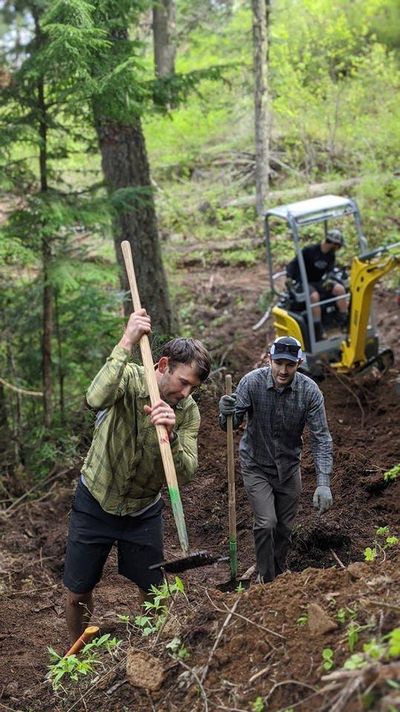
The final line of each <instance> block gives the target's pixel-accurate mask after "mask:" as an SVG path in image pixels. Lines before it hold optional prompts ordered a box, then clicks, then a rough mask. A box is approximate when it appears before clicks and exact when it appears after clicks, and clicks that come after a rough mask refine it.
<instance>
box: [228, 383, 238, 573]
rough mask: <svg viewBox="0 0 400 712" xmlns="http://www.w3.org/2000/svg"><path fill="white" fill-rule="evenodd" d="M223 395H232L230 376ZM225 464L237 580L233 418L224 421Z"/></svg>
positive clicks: (231, 559)
mask: <svg viewBox="0 0 400 712" xmlns="http://www.w3.org/2000/svg"><path fill="white" fill-rule="evenodd" d="M225 393H226V395H227V396H230V395H231V394H232V376H231V375H229V374H227V375H226V376H225ZM226 462H227V470H228V513H229V563H230V569H231V578H232V580H233V581H235V580H236V578H237V537H236V493H235V463H234V445H233V416H232V415H229V416H228V417H227V420H226Z"/></svg>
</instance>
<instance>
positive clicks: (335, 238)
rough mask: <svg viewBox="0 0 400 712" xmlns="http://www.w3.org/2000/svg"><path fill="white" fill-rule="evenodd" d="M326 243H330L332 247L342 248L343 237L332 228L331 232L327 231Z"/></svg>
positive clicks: (338, 231)
mask: <svg viewBox="0 0 400 712" xmlns="http://www.w3.org/2000/svg"><path fill="white" fill-rule="evenodd" d="M326 241H327V242H330V243H331V244H332V245H339V247H343V245H344V237H343V235H342V233H341V232H340V230H338V229H337V228H333V230H328V232H327V233H326Z"/></svg>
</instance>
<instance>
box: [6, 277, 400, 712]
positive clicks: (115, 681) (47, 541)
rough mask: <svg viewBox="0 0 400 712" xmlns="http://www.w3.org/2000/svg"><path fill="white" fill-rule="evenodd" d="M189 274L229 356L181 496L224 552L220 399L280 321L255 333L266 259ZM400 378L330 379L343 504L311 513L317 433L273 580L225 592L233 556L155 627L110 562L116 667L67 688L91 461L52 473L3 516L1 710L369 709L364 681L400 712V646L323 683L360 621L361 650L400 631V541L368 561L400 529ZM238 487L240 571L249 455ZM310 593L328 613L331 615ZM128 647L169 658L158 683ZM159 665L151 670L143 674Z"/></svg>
mask: <svg viewBox="0 0 400 712" xmlns="http://www.w3.org/2000/svg"><path fill="white" fill-rule="evenodd" d="M182 281H184V282H185V283H186V284H187V285H189V286H190V289H191V290H192V293H193V301H194V303H195V304H196V305H198V306H196V310H195V316H194V318H195V321H193V333H195V334H196V335H198V333H199V331H201V329H203V334H202V336H203V338H204V340H205V341H206V343H207V345H208V346H209V347H210V348H211V349H212V352H213V356H214V360H215V363H216V364H217V366H216V371H215V373H214V374H213V376H212V379H211V382H210V385H209V387H208V389H207V391H206V392H205V393H203V394H202V395H201V397H200V400H199V406H200V409H201V413H202V427H201V435H200V448H199V453H200V468H199V471H198V474H197V476H196V478H195V481H194V482H193V483H192V484H191V485H189V486H188V487H186V488H185V489H184V490H183V492H182V499H183V505H184V511H185V516H186V522H187V526H188V531H189V538H190V543H191V549H192V550H193V551H196V550H201V549H207V550H208V551H210V552H211V553H213V554H221V555H227V553H228V545H227V533H228V517H227V512H228V502H227V481H226V457H225V450H226V440H225V438H226V436H225V434H224V433H223V432H222V431H221V430H220V429H219V428H218V424H217V401H218V398H219V396H220V395H221V393H222V392H223V388H224V386H223V378H224V374H225V373H226V372H230V373H232V375H233V380H234V384H235V383H237V381H238V380H239V378H240V377H241V376H242V375H243V374H244V373H245V372H247V371H248V370H249V369H251V368H253V367H254V366H255V365H257V364H259V363H260V361H261V360H262V354H263V352H264V350H265V346H266V343H267V342H268V339H269V338H270V336H271V330H270V329H271V327H270V326H269V327H267V328H266V329H264V330H262V331H261V332H253V331H252V325H253V324H254V323H255V322H256V321H257V319H258V318H259V317H260V313H259V311H258V310H257V309H256V308H255V305H256V304H257V302H258V298H259V295H260V293H261V292H262V291H263V290H265V289H266V286H267V285H266V273H265V268H264V265H261V264H260V265H257V266H256V267H252V268H241V267H236V268H234V267H224V266H216V268H215V269H214V270H213V271H212V276H210V271H206V270H204V269H202V268H200V267H197V266H196V265H194V266H192V267H191V268H190V270H188V268H187V267H186V270H185V273H184V275H183V276H182ZM376 302H377V311H378V325H379V326H380V329H381V334H383V336H384V338H383V340H384V342H385V344H386V345H388V346H391V347H392V348H393V349H394V350H395V351H396V350H398V342H399V336H400V323H399V322H400V308H399V305H398V304H397V303H396V301H395V298H394V296H393V294H391V293H387V292H383V291H381V292H379V293H378V295H377V298H376ZM196 320H197V324H198V327H196ZM398 378H399V371H398V366H397V365H396V366H395V367H394V368H393V369H391V370H390V372H388V373H387V374H386V375H385V376H384V377H383V378H381V379H380V380H379V381H378V382H371V383H368V382H364V383H361V384H360V383H356V382H355V381H354V380H352V379H349V378H344V377H340V378H338V377H335V376H332V375H330V376H328V377H327V378H326V379H325V380H324V381H322V382H321V383H320V386H321V388H322V390H323V392H324V394H325V399H326V407H327V413H328V419H329V424H330V428H331V432H332V436H333V439H334V445H335V464H334V476H333V484H332V488H333V495H334V506H333V507H332V509H331V510H330V511H329V512H328V513H326V514H325V515H324V516H319V515H318V514H317V513H315V510H314V509H313V508H312V493H313V490H314V486H315V478H314V471H313V462H312V456H311V453H310V450H309V446H308V442H307V438H306V439H305V448H304V455H303V461H302V471H303V485H304V491H303V494H302V500H301V507H300V511H299V514H298V517H297V525H296V529H295V533H294V537H293V546H292V550H291V553H290V560H289V567H290V572H287V573H285V574H284V575H282V576H280V577H279V578H278V579H276V581H274V582H273V583H272V584H267V585H259V584H256V582H255V580H254V577H253V578H252V579H251V580H250V586H249V587H248V588H246V590H245V591H244V592H239V593H238V592H235V591H233V592H223V591H221V590H220V589H219V588H218V585H221V584H224V583H226V582H228V581H229V565H228V564H227V563H221V564H216V565H213V566H209V567H207V568H201V569H196V570H192V571H188V572H186V573H185V574H183V576H182V578H183V580H184V583H185V590H186V593H187V596H188V602H185V601H184V600H183V599H182V600H178V599H176V601H175V602H174V605H173V608H172V611H171V615H170V620H169V622H168V623H167V626H166V627H165V629H164V631H163V632H162V634H160V635H153V636H150V637H149V638H144V637H142V636H141V633H140V631H139V630H137V629H133V628H132V627H131V628H130V630H129V632H127V628H126V624H125V623H124V622H121V620H120V619H119V618H118V615H131V616H132V617H133V616H134V615H136V614H137V613H138V607H137V598H136V592H135V591H134V589H133V587H132V586H131V585H130V584H129V583H128V582H127V581H125V580H124V579H122V578H120V577H119V576H118V575H117V574H116V573H115V570H116V569H115V560H114V557H113V556H112V557H110V560H109V562H108V563H107V566H106V570H105V574H104V576H103V580H102V582H101V583H100V585H99V586H98V589H97V591H96V611H95V616H94V619H93V623H94V624H98V625H99V626H100V627H101V629H102V631H103V632H104V631H109V632H111V633H112V635H113V636H114V635H115V636H117V637H118V638H120V639H121V640H122V641H123V649H122V651H121V652H120V653H117V654H116V656H115V658H114V661H113V662H112V663H110V662H109V658H108V657H103V658H102V660H103V663H104V665H105V668H104V669H103V668H99V670H98V676H97V678H96V679H95V680H94V681H93V680H92V682H91V683H90V684H88V683H87V682H86V678H82V681H81V682H79V683H78V684H77V683H68V684H66V691H64V690H63V689H59V690H58V692H57V693H55V692H53V690H52V688H51V686H50V684H49V682H48V681H47V680H46V677H45V676H46V672H47V665H48V664H49V656H48V652H47V646H49V645H51V646H52V647H53V648H55V649H56V650H57V651H58V652H59V653H64V652H65V650H66V649H67V647H68V639H67V632H66V626H65V622H64V617H63V590H62V586H61V583H60V580H61V574H62V566H63V556H64V547H65V538H66V530H67V518H68V510H69V506H70V501H71V493H72V491H73V488H74V486H75V484H76V479H77V476H78V470H76V471H73V472H64V473H63V474H61V475H60V476H59V477H58V478H56V479H54V480H53V481H52V482H50V484H49V486H48V487H47V490H46V492H45V493H44V494H43V493H42V496H41V498H40V499H39V500H38V501H36V502H31V503H29V504H24V503H20V504H19V505H18V506H16V507H15V508H14V510H13V511H12V512H11V513H9V514H8V516H5V515H3V516H2V519H1V529H2V537H1V542H0V573H1V577H2V578H1V589H0V590H1V600H0V610H1V630H0V648H1V661H2V664H1V669H0V709H10V710H21V711H23V712H36V711H37V712H39V710H40V712H45V711H47V710H48V711H50V710H52V711H53V710H72V709H75V710H84V709H85V710H93V711H94V710H104V711H105V710H107V711H108V712H109V711H110V710H113V711H115V712H117V711H118V712H123V711H125V710H146V711H147V710H149V711H151V710H157V711H158V710H193V711H194V710H210V711H211V710H217V709H220V710H232V711H234V710H254V709H255V710H257V706H256V705H257V704H258V705H260V701H259V702H258V703H256V700H257V698H258V697H260V698H263V700H264V705H265V706H264V709H265V710H273V711H275V712H277V711H278V710H281V711H283V710H289V709H293V710H300V712H317V711H318V712H323V711H324V710H326V711H328V710H330V711H335V712H341V711H343V710H345V711H347V712H357V711H361V710H362V709H366V708H367V707H366V706H364V707H363V705H366V704H367V701H366V698H365V697H364V698H363V696H362V693H363V692H364V691H365V690H366V689H367V688H369V693H368V694H369V697H368V699H369V700H370V707H369V709H373V710H380V711H381V712H384V710H386V712H389V710H397V709H400V703H399V694H400V693H399V689H398V688H397V689H396V688H395V687H393V685H390V684H388V682H387V679H389V680H390V679H391V680H395V679H396V677H397V679H398V677H399V662H398V660H397V663H396V658H395V657H394V658H393V660H392V661H391V662H390V661H388V660H386V661H384V662H381V663H379V662H378V663H375V667H373V666H371V665H370V666H368V667H367V668H365V669H364V670H361V671H356V672H352V673H351V674H350V677H343V676H342V677H338V678H337V679H331V680H324V679H322V678H323V676H324V675H329V674H330V673H332V672H334V671H335V670H338V669H339V668H341V666H342V665H343V663H344V661H345V660H346V659H347V658H349V656H350V654H351V651H350V650H349V639H350V636H349V629H348V625H349V623H350V621H351V620H353V623H355V625H358V626H360V629H359V631H358V641H356V642H355V644H354V651H356V652H360V651H362V645H363V643H365V642H366V641H368V640H371V638H374V637H375V638H379V637H380V636H382V635H384V634H385V633H388V632H389V631H391V630H392V629H393V628H395V627H397V626H399V612H400V600H399V599H400V595H399V591H400V572H399V562H400V555H399V549H400V546H399V545H397V546H396V545H394V546H392V547H390V548H386V549H385V550H383V549H382V548H379V549H378V556H377V559H376V560H375V561H372V562H365V561H364V549H365V548H366V547H373V546H374V539H375V531H376V529H377V528H378V527H389V533H390V534H391V535H396V534H397V535H399V534H400V532H399V494H400V482H399V479H397V480H395V481H393V482H390V483H387V482H385V481H384V480H383V473H384V472H385V471H386V470H387V469H388V468H390V467H392V466H393V465H395V464H396V463H398V462H399V459H400V458H399V422H400V394H399V393H396V388H395V386H396V379H398ZM397 388H398V386H397ZM239 437H240V433H239V434H236V435H235V440H236V444H237V443H238V440H239ZM236 485H237V492H236V505H237V528H238V557H239V573H240V574H243V573H244V572H245V570H246V569H247V568H248V567H249V566H250V565H251V564H253V563H254V554H253V541H252V529H251V527H252V521H251V514H250V510H249V506H248V504H247V500H246V497H245V494H244V491H243V487H242V484H241V480H240V474H239V468H238V463H237V461H236ZM165 524H166V537H165V541H166V556H167V558H169V559H171V558H175V557H179V554H180V550H179V546H178V542H177V535H176V531H175V525H174V522H173V518H172V516H171V510H170V507H169V506H168V505H167V507H166V510H165ZM384 540H385V538H384V537H383V538H381V539H380V543H381V544H383V543H384ZM355 562H356V563H355ZM222 588H224V587H223V586H222ZM310 604H318V606H319V607H320V608H322V609H323V612H325V614H326V615H327V616H328V617H329V620H328V623H327V621H326V620H325V619H324V618H321V615H322V613H321V611H319V610H318V609H314V607H313V606H311V608H310ZM229 611H233V613H232V614H231V615H229ZM341 611H344V612H342V613H339V612H341ZM338 613H339V616H338ZM307 617H308V622H307ZM299 619H300V620H299ZM302 623H305V624H304V625H302ZM176 635H179V637H180V639H181V642H182V645H184V647H185V648H186V649H187V651H188V652H189V654H190V657H187V658H184V659H179V660H178V659H176V658H175V659H173V658H172V657H171V655H169V654H168V651H167V650H166V648H165V645H166V643H167V642H169V641H171V639H172V638H174V636H176ZM128 643H129V644H130V645H131V646H133V647H134V648H137V649H138V650H141V651H143V652H145V653H146V655H145V656H144V659H145V660H147V659H148V660H152V662H151V665H156V666H157V671H156V670H155V671H154V674H155V673H156V672H157V674H159V673H160V670H159V669H158V668H159V667H161V668H163V669H162V670H161V673H160V679H161V678H163V682H162V684H161V686H160V687H159V688H158V689H156V690H153V691H151V692H149V691H146V690H145V689H143V688H140V687H134V686H132V685H131V684H130V683H129V681H128V679H127V673H126V667H125V660H126V651H127V647H128ZM327 648H330V649H332V651H333V657H334V664H335V667H334V668H332V670H331V671H327V670H326V669H325V670H324V669H323V667H322V651H323V650H324V649H327ZM149 653H151V654H152V655H153V656H156V658H157V662H154V660H153V659H152V658H150V656H149V655H148V654H149ZM142 664H143V663H142ZM149 664H150V663H149ZM390 665H391V667H390ZM396 666H397V667H396ZM146 676H147V678H148V671H147V672H146V671H144V672H143V678H146ZM390 705H391V706H390ZM258 709H262V708H261V707H260V706H259V707H258Z"/></svg>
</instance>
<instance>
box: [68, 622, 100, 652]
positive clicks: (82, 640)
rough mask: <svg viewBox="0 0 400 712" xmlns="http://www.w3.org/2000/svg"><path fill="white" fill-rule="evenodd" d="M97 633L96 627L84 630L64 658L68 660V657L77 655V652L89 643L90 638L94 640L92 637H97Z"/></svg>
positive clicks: (91, 626)
mask: <svg viewBox="0 0 400 712" xmlns="http://www.w3.org/2000/svg"><path fill="white" fill-rule="evenodd" d="M98 632H99V628H98V627H97V625H89V626H88V627H87V628H85V630H84V631H83V633H82V635H80V636H79V638H78V639H77V640H76V641H75V643H74V644H73V645H71V647H70V649H69V650H68V652H66V653H65V655H64V658H69V656H70V655H76V654H77V653H79V651H80V650H82V648H84V647H85V645H86V643H90V641H91V640H92V638H94V636H95V635H97V633H98Z"/></svg>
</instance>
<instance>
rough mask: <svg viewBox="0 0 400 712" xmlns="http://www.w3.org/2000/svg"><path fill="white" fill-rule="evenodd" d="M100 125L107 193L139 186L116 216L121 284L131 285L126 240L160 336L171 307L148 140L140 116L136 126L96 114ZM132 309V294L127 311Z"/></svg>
mask: <svg viewBox="0 0 400 712" xmlns="http://www.w3.org/2000/svg"><path fill="white" fill-rule="evenodd" d="M96 130H97V135H98V140H99V146H100V150H101V157H102V167H103V173H104V177H105V180H106V184H107V189H108V191H109V194H110V195H112V194H113V193H114V192H115V191H116V190H118V189H122V188H133V189H138V192H137V197H136V199H135V200H134V201H133V203H132V202H131V206H130V207H129V208H127V207H124V209H123V210H120V211H119V212H118V213H117V214H116V216H115V218H114V244H115V250H116V255H117V260H118V263H119V265H120V267H121V286H122V288H123V290H124V291H126V292H127V291H128V290H129V284H128V279H127V276H126V272H125V267H124V263H123V258H122V252H121V242H122V240H128V241H129V242H130V244H131V248H132V254H133V261H134V266H135V273H136V279H137V283H138V288H139V293H140V297H141V302H142V306H143V307H144V308H145V309H147V311H148V313H149V314H150V316H151V318H152V326H153V331H156V332H157V334H158V335H160V336H170V335H171V333H172V312H171V306H170V301H169V296H168V288H167V280H166V276H165V272H164V267H163V263H162V259H161V249H160V243H159V239H158V230H157V220H156V214H155V207H154V199H153V194H152V188H151V183H150V170H149V164H148V160H147V153H146V146H145V139H144V135H143V131H142V126H141V123H140V120H139V119H138V120H137V121H136V122H135V123H134V124H132V125H125V124H121V123H119V122H117V121H111V120H106V119H103V118H99V117H97V120H96ZM131 311H132V303H131V302H130V298H129V300H128V302H127V303H126V304H125V314H126V315H128V314H130V313H131Z"/></svg>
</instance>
